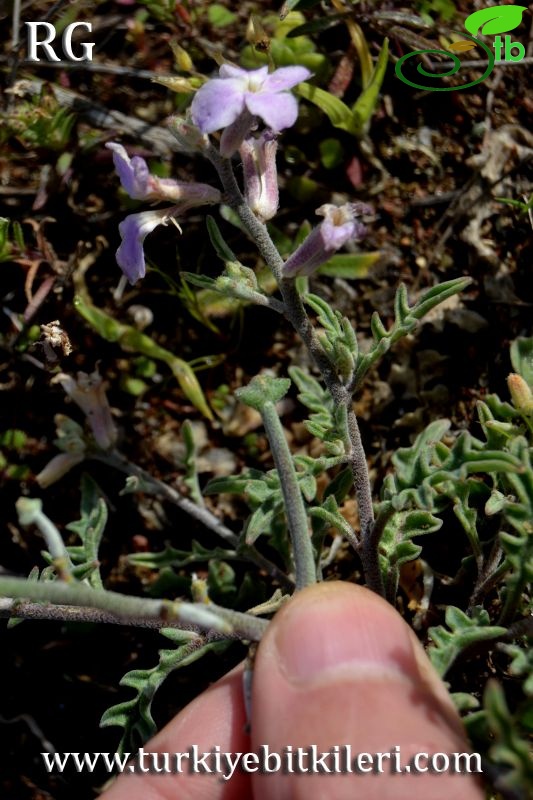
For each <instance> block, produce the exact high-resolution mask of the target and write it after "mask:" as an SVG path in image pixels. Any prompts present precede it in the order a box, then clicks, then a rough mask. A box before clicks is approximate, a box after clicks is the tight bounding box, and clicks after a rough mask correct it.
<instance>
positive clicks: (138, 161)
mask: <svg viewBox="0 0 533 800" xmlns="http://www.w3.org/2000/svg"><path fill="white" fill-rule="evenodd" d="M106 147H107V148H108V149H109V150H112V151H113V162H114V165H115V169H116V170H117V172H118V175H119V178H120V182H121V184H122V186H123V188H124V189H125V190H126V192H127V193H128V194H129V196H130V197H132V198H133V199H134V200H155V201H157V200H171V201H173V202H174V203H175V204H176V205H173V206H170V207H169V208H165V209H163V210H161V211H143V212H141V213H139V214H130V215H129V216H128V217H126V219H125V220H124V221H123V222H121V223H120V225H119V231H120V235H121V236H122V243H121V245H120V247H119V248H118V250H117V253H116V259H117V263H118V265H119V267H120V268H121V269H122V271H123V273H124V275H125V276H126V277H127V279H128V280H129V282H130V283H135V282H136V281H138V280H139V278H143V277H144V275H145V274H146V262H145V259H144V251H143V244H144V240H145V238H146V236H148V234H149V233H151V232H152V231H153V230H154V228H156V227H157V226H158V225H166V224H167V222H168V221H169V220H170V219H172V218H173V217H175V216H176V215H177V214H178V213H182V212H184V211H187V210H188V209H189V208H194V207H195V206H202V205H206V204H213V203H220V201H221V197H222V196H221V194H220V192H219V190H218V189H215V188H214V187H213V186H209V185H208V184H207V183H190V182H187V181H175V180H173V179H172V178H158V177H157V176H155V175H152V174H151V173H150V171H149V169H148V165H147V163H146V161H145V160H144V158H141V157H140V156H133V158H130V157H129V155H128V154H127V152H126V150H125V149H124V147H123V146H122V145H121V144H117V143H116V142H108V144H107V145H106Z"/></svg>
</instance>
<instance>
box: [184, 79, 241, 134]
mask: <svg viewBox="0 0 533 800" xmlns="http://www.w3.org/2000/svg"><path fill="white" fill-rule="evenodd" d="M244 89H245V84H244V83H243V80H242V79H241V78H225V79H223V78H214V79H213V80H211V81H208V82H207V83H204V85H203V86H202V87H201V88H200V89H198V91H197V92H196V94H195V96H194V100H193V101H192V105H191V117H192V121H193V122H194V124H195V125H197V126H198V127H199V128H200V130H201V131H202V133H212V132H213V131H218V130H220V128H226V127H227V126H228V125H231V123H232V122H234V121H235V120H236V119H237V117H238V116H239V114H240V113H241V111H242V110H243V109H244Z"/></svg>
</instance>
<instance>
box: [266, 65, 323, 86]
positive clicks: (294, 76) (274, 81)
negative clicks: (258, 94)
mask: <svg viewBox="0 0 533 800" xmlns="http://www.w3.org/2000/svg"><path fill="white" fill-rule="evenodd" d="M312 74H313V73H312V72H310V71H309V70H308V69H307V67H280V69H277V70H275V71H274V72H272V73H271V74H270V75H268V77H267V78H266V79H265V82H264V84H263V88H264V91H265V92H282V91H285V90H287V89H292V87H293V86H296V84H297V83H301V82H302V81H306V80H307V79H308V78H310V77H311V75H312Z"/></svg>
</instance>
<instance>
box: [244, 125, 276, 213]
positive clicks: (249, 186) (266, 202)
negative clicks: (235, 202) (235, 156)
mask: <svg viewBox="0 0 533 800" xmlns="http://www.w3.org/2000/svg"><path fill="white" fill-rule="evenodd" d="M277 149H278V143H277V141H276V136H275V134H273V133H272V131H269V130H266V131H263V133H262V134H261V136H259V138H257V139H256V138H254V137H250V138H249V139H245V140H244V142H243V143H242V145H241V147H240V150H239V152H240V155H241V159H242V167H243V173H244V193H245V196H246V202H247V203H248V205H249V206H250V208H251V209H252V211H253V212H254V214H255V215H256V216H257V217H258V218H259V219H260V220H261V222H266V221H267V220H269V219H272V217H273V216H274V215H275V213H276V211H277V210H278V205H279V192H278V171H277V169H276V150H277Z"/></svg>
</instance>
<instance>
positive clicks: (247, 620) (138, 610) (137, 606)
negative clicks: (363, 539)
mask: <svg viewBox="0 0 533 800" xmlns="http://www.w3.org/2000/svg"><path fill="white" fill-rule="evenodd" d="M0 594H2V595H3V596H4V597H8V598H15V597H19V598H25V599H30V600H38V601H42V602H45V603H52V604H53V605H69V606H84V607H86V608H93V609H100V610H101V611H105V612H109V613H110V614H112V615H113V616H116V617H118V618H121V619H122V620H124V621H126V622H127V620H128V619H131V618H134V619H141V618H146V619H158V620H162V621H163V622H164V623H165V624H166V623H167V621H168V620H172V619H175V620H177V621H179V622H182V623H185V624H186V625H195V626H198V627H199V628H201V629H202V630H207V631H211V630H213V631H216V632H217V633H222V634H225V635H227V634H236V635H237V636H239V637H242V638H243V639H250V640H252V641H257V640H258V637H259V638H261V635H262V633H263V632H264V630H265V629H266V627H267V625H268V622H267V621H266V620H262V619H258V618H257V617H253V616H251V615H250V614H242V613H240V612H237V611H229V610H228V609H221V608H220V607H219V606H216V605H215V604H214V603H208V604H205V603H185V602H181V601H179V600H175V601H170V600H152V599H149V598H144V597H130V596H128V595H123V594H119V593H118V592H111V591H106V590H99V589H92V588H90V587H89V586H86V585H85V584H82V583H63V582H61V583H60V582H59V581H29V580H26V578H6V577H3V576H0Z"/></svg>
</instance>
